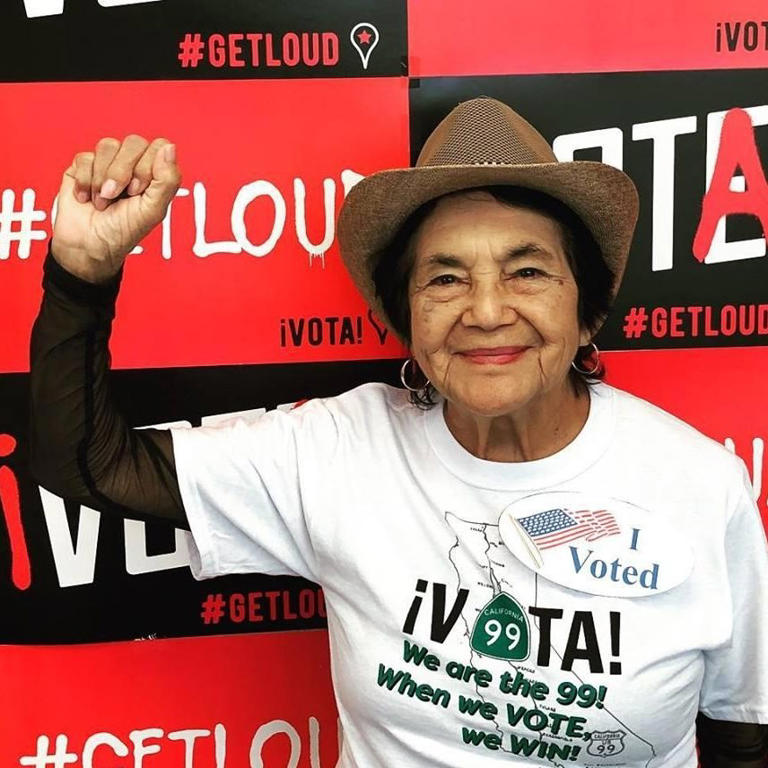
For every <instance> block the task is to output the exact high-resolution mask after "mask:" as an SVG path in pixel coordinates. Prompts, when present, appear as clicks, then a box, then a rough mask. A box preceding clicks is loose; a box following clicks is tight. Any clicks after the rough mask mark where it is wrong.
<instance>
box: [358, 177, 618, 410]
mask: <svg viewBox="0 0 768 768" xmlns="http://www.w3.org/2000/svg"><path fill="white" fill-rule="evenodd" d="M474 189H476V190H482V191H483V192H488V193H489V194H490V195H492V196H493V197H494V198H495V199H496V200H498V201H499V202H502V203H507V204H509V205H518V206H521V207H523V208H529V209H530V210H533V211H536V212H538V213H543V214H545V215H547V216H549V217H551V218H552V219H554V220H555V221H557V223H558V224H559V225H560V232H561V235H562V244H563V250H564V251H565V254H566V257H567V259H568V264H569V265H570V268H571V272H572V273H573V276H574V278H575V280H576V285H577V287H578V292H579V299H578V316H579V322H580V323H581V325H582V326H584V327H585V328H589V329H590V330H595V329H596V328H597V327H598V326H599V324H600V323H601V322H602V321H603V320H604V319H605V317H606V316H607V315H608V313H609V312H610V311H611V308H612V300H613V286H614V281H615V276H614V274H613V273H612V272H611V270H610V269H609V268H608V266H607V264H606V263H605V260H604V259H603V255H602V253H601V251H600V246H599V245H598V244H597V242H596V241H595V238H594V236H593V235H592V233H591V232H590V230H589V229H588V227H587V226H586V225H585V224H584V222H583V221H582V220H581V218H580V217H579V216H578V215H577V214H576V213H575V212H574V211H573V209H571V208H570V207H569V206H568V205H566V204H565V203H564V202H563V201H562V200H558V199H557V198H555V197H552V196H551V195H548V194H547V193H545V192H541V191H539V190H536V189H529V188H527V187H518V186H507V185H503V186H502V185H498V186H496V185H494V186H487V187H476V188H474ZM467 191H468V190H467ZM439 199H440V198H439V197H438V198H434V199H433V200H429V201H428V202H426V203H424V204H423V205H422V206H420V207H419V208H417V209H416V210H415V211H414V212H413V213H412V214H411V215H410V216H409V217H408V219H407V220H406V221H405V223H404V224H403V226H402V227H400V229H399V230H398V231H397V233H396V234H395V236H394V238H393V239H392V240H391V241H390V242H389V243H388V244H387V245H386V246H385V247H384V248H383V249H382V250H381V251H379V253H378V254H377V263H376V267H375V269H374V271H373V282H374V285H375V287H376V293H377V295H378V296H379V298H380V299H381V303H382V306H383V307H384V311H385V312H386V313H387V316H388V318H389V321H390V322H391V323H392V326H393V327H394V329H395V330H396V331H397V333H398V334H399V335H400V337H401V338H403V339H405V340H406V341H407V342H408V344H410V343H411V308H410V305H409V302H408V283H409V280H410V276H411V270H412V269H413V257H414V254H413V249H412V247H411V246H412V243H413V236H414V235H415V234H416V231H417V230H418V228H419V227H420V226H421V224H422V222H423V221H424V219H426V217H427V216H428V215H429V214H430V213H431V212H432V211H433V210H434V208H435V206H436V205H437V201H438V200H439ZM593 355H594V349H593V348H592V347H591V346H587V347H579V349H578V351H577V353H576V357H575V358H574V363H575V364H576V365H578V366H579V367H580V368H586V369H587V370H589V369H591V368H592V367H594V365H595V361H594V358H593ZM604 376H605V366H604V365H603V364H602V362H600V364H599V367H598V369H597V370H596V371H595V372H594V373H591V374H584V373H581V372H579V371H576V370H575V369H574V368H571V370H570V378H571V381H572V383H573V385H574V387H579V386H586V385H589V384H591V383H594V382H596V381H599V380H601V379H602V378H603V377H604ZM434 394H435V388H434V387H433V386H432V384H431V383H429V382H426V383H425V386H424V388H423V389H422V390H420V391H418V392H411V402H413V403H414V404H415V405H420V406H422V407H431V406H432V405H434V404H435V402H436V401H435V400H434Z"/></svg>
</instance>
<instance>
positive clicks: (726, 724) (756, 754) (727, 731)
mask: <svg viewBox="0 0 768 768" xmlns="http://www.w3.org/2000/svg"><path fill="white" fill-rule="evenodd" d="M696 737H697V738H698V741H699V750H700V752H699V762H700V764H701V768H764V767H765V766H768V725H757V724H756V723H733V722H730V721H728V720H712V719H710V718H709V717H706V715H702V714H699V716H698V718H697V719H696Z"/></svg>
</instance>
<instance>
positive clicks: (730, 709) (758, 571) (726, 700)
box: [699, 459, 768, 723]
mask: <svg viewBox="0 0 768 768" xmlns="http://www.w3.org/2000/svg"><path fill="white" fill-rule="evenodd" d="M738 463H739V465H740V473H741V478H740V482H739V484H738V486H737V490H736V492H735V499H734V501H735V503H734V505H733V509H732V513H731V516H730V518H729V520H728V523H727V528H726V534H725V542H724V557H725V563H726V568H727V584H726V583H724V584H723V588H724V589H728V590H729V594H730V602H731V616H730V618H731V633H730V638H729V639H728V641H727V642H726V643H724V644H723V645H721V646H719V647H717V648H714V649H712V650H708V651H705V653H704V679H703V683H702V689H701V695H700V701H699V709H700V711H701V712H702V713H704V714H705V715H706V716H707V717H710V718H712V719H715V720H732V721H735V722H745V723H768V544H766V537H765V530H764V528H763V524H762V521H761V520H760V514H759V512H758V509H757V506H756V504H755V501H754V498H753V493H752V486H751V483H750V481H749V475H748V473H747V470H746V467H745V466H744V463H743V462H742V461H741V460H740V459H739V462H738Z"/></svg>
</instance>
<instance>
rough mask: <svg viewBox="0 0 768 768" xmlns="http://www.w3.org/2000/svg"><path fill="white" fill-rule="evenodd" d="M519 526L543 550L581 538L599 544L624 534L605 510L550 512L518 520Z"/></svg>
mask: <svg viewBox="0 0 768 768" xmlns="http://www.w3.org/2000/svg"><path fill="white" fill-rule="evenodd" d="M517 523H518V524H519V525H520V527H521V528H522V529H523V530H524V531H525V532H526V533H527V534H528V535H529V536H530V538H531V541H533V543H534V544H535V545H536V546H537V547H538V548H539V549H540V550H543V549H552V548H553V547H559V546H560V545H562V544H567V543H569V542H571V541H576V540H578V539H585V540H586V541H596V540H597V539H602V538H604V537H606V536H616V535H617V534H618V533H620V532H621V529H620V528H619V525H618V523H617V522H616V520H615V519H614V517H613V515H612V514H611V513H610V512H608V510H606V509H599V510H596V511H594V510H590V509H579V510H576V511H571V510H568V509H561V508H559V507H558V508H555V509H548V510H546V511H545V512H537V513H536V514H534V515H528V516H527V517H519V518H517Z"/></svg>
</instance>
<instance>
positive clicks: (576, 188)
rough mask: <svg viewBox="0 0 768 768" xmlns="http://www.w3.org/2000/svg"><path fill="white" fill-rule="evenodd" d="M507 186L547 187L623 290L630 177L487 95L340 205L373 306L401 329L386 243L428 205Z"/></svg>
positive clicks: (633, 204)
mask: <svg viewBox="0 0 768 768" xmlns="http://www.w3.org/2000/svg"><path fill="white" fill-rule="evenodd" d="M494 184H509V185H517V186H522V187H528V188H530V189H537V190H540V191H541V192H546V193H547V194H549V195H551V196H552V197H555V198H558V199H559V200H561V201H562V202H564V203H565V204H566V205H568V206H569V207H570V208H571V209H572V210H573V211H574V213H576V215H577V216H579V217H580V218H581V220H582V221H583V222H584V224H585V225H586V226H587V227H588V229H589V230H590V231H591V233H592V235H593V237H594V238H595V240H596V242H597V244H598V245H599V246H600V249H601V252H602V255H603V258H604V259H605V262H606V264H607V265H608V268H609V269H610V270H611V272H612V273H613V274H614V276H615V281H614V288H613V296H615V295H616V292H617V291H618V287H619V283H620V282H621V278H622V275H623V274H624V268H625V266H626V262H627V256H628V255H629V247H630V244H631V242H632V235H633V233H634V230H635V224H636V223H637V216H638V210H639V197H638V194H637V189H636V187H635V185H634V182H633V181H632V179H631V178H630V177H629V176H627V174H626V173H624V172H623V171H620V170H619V169H618V168H614V167H613V166H612V165H607V164H606V163H600V162H596V161H592V160H575V161H571V162H558V160H557V158H556V157H555V153H554V152H553V151H552V148H551V147H550V145H549V144H548V143H547V141H546V139H545V138H544V137H543V136H542V135H541V134H540V133H539V132H538V131H537V130H536V129H535V128H534V127H533V126H532V125H531V124H530V123H529V122H528V121H527V120H525V119H524V118H523V117H521V116H520V115H519V114H518V113H517V112H515V111H514V110H513V109H511V108H510V107H508V106H507V105H506V104H504V103H502V102H500V101H497V100H496V99H491V98H488V97H481V98H477V99H471V100H469V101H464V102H462V103H461V104H459V105H458V106H456V107H455V108H454V109H453V110H452V111H451V112H450V113H449V114H448V115H447V116H446V117H445V118H444V119H443V120H442V121H441V122H440V124H439V125H438V126H437V127H436V128H435V130H434V131H432V133H431V134H430V136H429V138H428V139H427V141H426V143H425V144H424V147H423V148H422V150H421V152H420V154H419V157H418V159H417V160H416V165H415V167H413V168H395V169H392V170H386V171H379V172H378V173H374V174H372V175H371V176H368V177H366V178H364V179H362V180H361V181H360V182H358V183H357V184H356V185H355V186H354V187H353V188H352V189H351V190H350V192H349V194H348V195H347V198H346V200H345V201H344V204H343V205H342V208H341V212H340V213H339V219H338V228H337V234H338V238H339V248H340V250H341V258H342V260H343V261H344V264H345V265H346V267H347V270H348V271H349V273H350V275H351V276H352V279H353V280H354V282H355V284H356V285H357V287H358V289H359V290H360V292H361V293H362V295H363V297H364V298H365V300H366V301H367V302H368V304H369V306H370V307H371V309H373V311H374V312H376V314H377V315H378V316H379V317H380V318H381V319H382V321H384V322H385V323H386V324H387V326H388V327H389V328H390V330H391V331H392V332H393V333H394V334H395V336H397V337H398V338H401V340H403V341H404V339H402V337H400V336H399V334H398V333H397V331H395V329H394V328H393V327H392V322H391V320H390V319H389V317H387V314H386V312H385V311H384V308H383V306H382V304H381V302H380V300H379V298H378V297H377V296H376V291H375V287H374V283H373V278H372V275H373V270H374V268H375V267H376V260H377V258H378V255H379V254H380V253H381V251H382V249H383V248H384V247H385V246H386V245H387V244H388V243H389V242H390V241H391V240H392V238H393V237H394V236H395V234H396V233H397V231H398V230H399V228H400V227H401V226H402V225H403V224H404V223H405V221H406V220H407V219H408V217H409V216H410V215H411V214H412V213H413V212H414V211H415V210H416V209H417V208H419V206H421V205H422V204H424V203H426V202H427V201H429V200H432V199H433V198H436V197H440V196H442V195H445V194H448V193H450V192H457V191H459V190H462V189H470V188H472V187H482V186H490V185H494Z"/></svg>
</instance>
